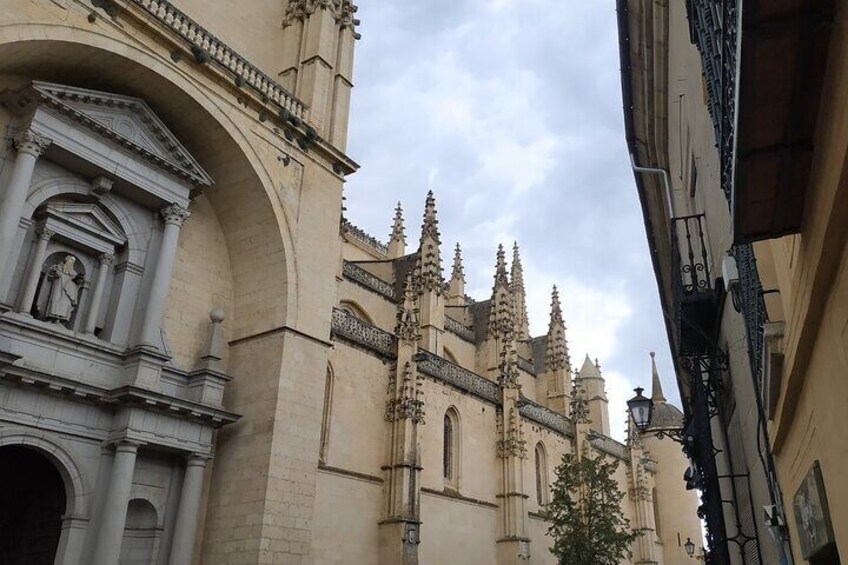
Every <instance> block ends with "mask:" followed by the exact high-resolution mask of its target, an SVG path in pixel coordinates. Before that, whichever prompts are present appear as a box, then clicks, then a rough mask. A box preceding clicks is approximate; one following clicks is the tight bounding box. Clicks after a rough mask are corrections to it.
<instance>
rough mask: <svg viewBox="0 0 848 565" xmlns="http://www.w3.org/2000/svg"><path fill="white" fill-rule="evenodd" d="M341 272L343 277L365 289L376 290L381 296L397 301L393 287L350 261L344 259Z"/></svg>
mask: <svg viewBox="0 0 848 565" xmlns="http://www.w3.org/2000/svg"><path fill="white" fill-rule="evenodd" d="M342 274H343V275H344V276H345V278H347V279H349V280H351V281H353V282H355V283H357V284H359V285H360V286H362V287H365V288H366V289H368V290H370V291H372V292H376V293H377V294H379V295H380V296H382V297H383V298H386V299H388V300H390V301H392V302H396V301H397V295H396V294H395V287H394V286H392V285H391V284H389V283H387V282H386V281H384V280H383V279H381V278H379V277H376V276H374V275H372V274H371V273H369V272H368V271H366V270H365V269H363V268H362V267H360V266H359V265H357V264H356V263H353V262H351V261H345V262H344V264H343V265H342Z"/></svg>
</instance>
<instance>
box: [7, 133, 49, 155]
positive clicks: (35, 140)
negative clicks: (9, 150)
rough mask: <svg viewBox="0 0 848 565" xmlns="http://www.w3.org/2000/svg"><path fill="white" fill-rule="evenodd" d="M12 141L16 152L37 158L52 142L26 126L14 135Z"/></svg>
mask: <svg viewBox="0 0 848 565" xmlns="http://www.w3.org/2000/svg"><path fill="white" fill-rule="evenodd" d="M13 143H14V146H15V149H16V150H17V151H18V153H25V154H27V155H32V156H33V157H36V158H37V157H40V156H41V154H42V153H44V150H45V149H47V148H48V147H49V146H50V144H51V143H53V140H51V139H49V138H47V137H45V136H43V135H41V134H38V133H35V132H34V131H32V130H31V129H29V128H27V129H25V130H23V131H21V132H19V133H18V134H17V135H15V137H14V139H13Z"/></svg>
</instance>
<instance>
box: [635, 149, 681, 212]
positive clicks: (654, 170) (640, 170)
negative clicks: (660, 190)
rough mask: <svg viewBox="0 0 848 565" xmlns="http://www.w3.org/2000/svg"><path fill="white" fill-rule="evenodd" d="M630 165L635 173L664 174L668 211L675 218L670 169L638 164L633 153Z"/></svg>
mask: <svg viewBox="0 0 848 565" xmlns="http://www.w3.org/2000/svg"><path fill="white" fill-rule="evenodd" d="M630 166H631V167H632V168H633V172H634V173H646V174H652V175H662V179H663V185H664V186H665V199H666V204H668V213H669V217H670V218H674V200H673V199H672V197H671V177H670V176H669V174H668V171H667V170H665V169H660V168H657V167H640V166H639V165H637V164H636V157H635V156H634V155H633V153H631V154H630Z"/></svg>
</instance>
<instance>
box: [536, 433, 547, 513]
mask: <svg viewBox="0 0 848 565" xmlns="http://www.w3.org/2000/svg"><path fill="white" fill-rule="evenodd" d="M536 503H537V504H538V505H539V506H544V505H546V504H547V503H548V456H547V454H546V453H545V446H544V445H542V443H541V442H539V443H538V444H536Z"/></svg>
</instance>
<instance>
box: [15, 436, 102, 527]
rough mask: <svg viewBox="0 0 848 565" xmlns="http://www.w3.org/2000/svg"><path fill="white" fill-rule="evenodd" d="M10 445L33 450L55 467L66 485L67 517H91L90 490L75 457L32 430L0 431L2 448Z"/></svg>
mask: <svg viewBox="0 0 848 565" xmlns="http://www.w3.org/2000/svg"><path fill="white" fill-rule="evenodd" d="M10 445H18V446H25V447H29V448H32V449H34V450H36V451H38V452H39V453H40V454H41V455H43V456H44V457H46V458H47V459H48V460H49V461H50V462H51V463H53V465H55V467H56V470H57V471H59V475H60V476H61V477H62V481H63V482H64V484H65V496H66V499H67V503H66V506H65V514H66V515H67V516H80V517H87V516H88V515H89V514H88V512H89V490H88V488H87V487H86V481H85V479H84V477H83V474H82V472H81V471H80V468H79V466H78V465H77V463H76V461H75V460H74V457H73V456H72V455H71V454H70V453H69V452H68V451H67V450H66V449H65V448H63V447H62V446H60V445H59V444H58V443H56V442H54V441H51V440H49V439H47V438H46V437H44V436H43V435H41V434H39V433H38V432H34V431H32V430H27V431H24V430H16V429H12V430H6V431H0V447H5V446H10Z"/></svg>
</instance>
